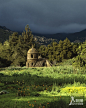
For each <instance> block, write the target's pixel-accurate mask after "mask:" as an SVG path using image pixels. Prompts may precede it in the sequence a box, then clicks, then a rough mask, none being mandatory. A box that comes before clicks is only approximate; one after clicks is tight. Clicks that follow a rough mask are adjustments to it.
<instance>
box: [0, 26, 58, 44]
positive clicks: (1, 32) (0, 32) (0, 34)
mask: <svg viewBox="0 0 86 108" xmlns="http://www.w3.org/2000/svg"><path fill="white" fill-rule="evenodd" d="M13 32H16V31H11V30H10V29H8V28H6V27H5V26H0V42H1V43H3V42H4V41H5V40H6V39H7V40H8V39H9V35H11V34H12V33H13ZM18 34H19V35H21V34H22V32H18ZM32 34H33V38H34V39H35V41H37V42H39V44H40V45H48V44H50V43H51V42H52V41H53V39H52V38H46V37H44V36H37V35H34V33H32ZM54 40H55V41H56V42H57V43H58V42H59V40H57V39H54Z"/></svg>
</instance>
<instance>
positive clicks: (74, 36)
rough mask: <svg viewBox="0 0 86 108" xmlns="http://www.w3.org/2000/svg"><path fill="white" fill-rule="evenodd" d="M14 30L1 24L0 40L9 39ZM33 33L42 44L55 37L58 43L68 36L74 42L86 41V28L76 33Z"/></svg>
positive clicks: (48, 42) (49, 41)
mask: <svg viewBox="0 0 86 108" xmlns="http://www.w3.org/2000/svg"><path fill="white" fill-rule="evenodd" d="M13 32H14V31H11V30H10V29H8V28H6V27H5V26H0V42H2V43H3V42H4V41H5V40H6V39H9V35H11V34H12V33H13ZM16 32H17V31H16ZM18 34H19V35H21V34H22V32H18ZM32 34H33V37H34V39H35V41H37V42H39V44H40V45H48V44H50V43H51V42H52V41H53V39H54V40H55V41H56V42H57V43H58V42H59V40H62V41H63V40H64V39H65V38H66V37H67V38H68V39H69V40H70V41H71V42H74V43H79V42H84V41H85V39H86V29H85V30H82V31H80V32H76V33H56V34H39V33H33V32H32Z"/></svg>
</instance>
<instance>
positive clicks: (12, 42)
mask: <svg viewBox="0 0 86 108" xmlns="http://www.w3.org/2000/svg"><path fill="white" fill-rule="evenodd" d="M32 44H33V45H34V47H35V48H36V49H37V50H38V52H39V55H40V54H41V56H42V57H44V58H47V59H49V61H51V62H53V61H56V62H62V60H63V59H71V58H73V57H76V56H77V55H80V53H81V52H80V49H79V50H77V49H78V47H79V46H80V45H81V44H78V43H75V44H74V43H73V44H71V42H70V40H69V39H68V38H66V39H65V40H64V41H62V40H60V41H59V43H57V42H55V41H52V43H50V44H49V45H47V46H45V45H39V43H37V42H35V40H34V38H33V35H32V32H31V30H30V28H29V25H26V27H25V31H23V32H22V35H18V33H17V32H14V33H13V34H12V35H11V36H9V40H6V41H5V42H4V43H3V44H2V43H0V67H6V66H10V65H14V66H25V65H26V60H27V51H28V50H29V49H30V48H31V47H32Z"/></svg>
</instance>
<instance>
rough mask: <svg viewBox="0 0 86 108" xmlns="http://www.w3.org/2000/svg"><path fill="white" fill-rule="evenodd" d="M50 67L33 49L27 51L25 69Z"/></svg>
mask: <svg viewBox="0 0 86 108" xmlns="http://www.w3.org/2000/svg"><path fill="white" fill-rule="evenodd" d="M44 66H45V67H51V66H52V64H51V63H50V62H49V61H48V60H47V59H46V58H42V57H41V56H39V54H38V51H37V50H36V49H35V48H33V45H32V48H31V49H29V50H28V52H27V62H26V67H27V68H28V67H44Z"/></svg>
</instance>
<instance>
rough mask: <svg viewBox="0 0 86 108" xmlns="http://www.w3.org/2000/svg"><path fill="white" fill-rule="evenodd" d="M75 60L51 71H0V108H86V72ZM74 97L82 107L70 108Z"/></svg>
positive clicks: (13, 69)
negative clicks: (79, 100) (74, 63)
mask: <svg viewBox="0 0 86 108" xmlns="http://www.w3.org/2000/svg"><path fill="white" fill-rule="evenodd" d="M72 60H73V59H70V60H67V61H64V62H62V63H60V64H57V66H52V67H40V68H39V67H37V68H35V67H33V68H26V67H25V66H24V67H12V66H11V67H7V68H4V69H0V91H2V90H6V91H7V92H9V93H8V94H2V95H0V108H72V107H73V108H77V107H78V108H85V107H86V84H85V83H86V70H85V69H82V68H75V67H73V66H72ZM71 96H74V99H83V105H69V103H70V101H71Z"/></svg>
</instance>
